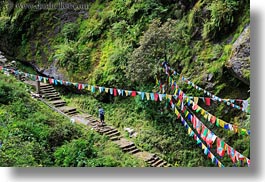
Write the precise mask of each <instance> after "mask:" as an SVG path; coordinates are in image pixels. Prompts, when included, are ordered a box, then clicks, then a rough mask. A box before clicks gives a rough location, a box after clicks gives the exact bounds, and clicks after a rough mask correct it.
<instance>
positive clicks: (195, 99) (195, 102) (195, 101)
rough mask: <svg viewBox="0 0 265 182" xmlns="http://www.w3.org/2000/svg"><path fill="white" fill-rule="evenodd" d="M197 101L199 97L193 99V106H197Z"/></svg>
mask: <svg viewBox="0 0 265 182" xmlns="http://www.w3.org/2000/svg"><path fill="white" fill-rule="evenodd" d="M198 101H199V97H194V104H196V105H197V104H198Z"/></svg>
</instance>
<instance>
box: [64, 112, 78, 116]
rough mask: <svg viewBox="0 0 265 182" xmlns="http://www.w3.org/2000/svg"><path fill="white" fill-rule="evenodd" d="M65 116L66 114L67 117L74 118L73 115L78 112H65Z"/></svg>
mask: <svg viewBox="0 0 265 182" xmlns="http://www.w3.org/2000/svg"><path fill="white" fill-rule="evenodd" d="M65 114H67V115H69V116H74V115H77V114H78V112H77V111H72V112H67V113H65Z"/></svg>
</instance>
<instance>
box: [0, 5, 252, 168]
mask: <svg viewBox="0 0 265 182" xmlns="http://www.w3.org/2000/svg"><path fill="white" fill-rule="evenodd" d="M46 2H50V1H46ZM86 3H87V2H86ZM89 3H90V4H89V10H88V11H77V12H71V11H69V12H67V13H65V12H64V11H32V10H27V11H25V10H22V9H15V10H14V12H13V13H12V14H11V15H7V12H6V10H2V11H1V10H0V11H1V16H0V32H1V33H0V40H1V41H0V44H1V42H2V44H4V46H3V45H2V44H1V46H2V47H5V48H6V49H9V50H14V53H13V54H14V56H15V57H16V58H18V59H22V60H27V61H29V62H31V63H34V64H37V65H38V66H39V67H40V68H41V69H42V68H47V67H49V66H50V63H51V62H53V61H54V60H58V65H56V66H57V67H58V68H59V70H60V71H62V72H63V73H64V75H65V77H66V78H69V79H70V80H71V81H74V82H84V83H91V84H95V85H104V86H106V87H118V88H124V89H134V90H145V91H151V90H152V91H157V88H154V87H153V85H154V78H155V76H156V74H157V73H161V70H159V64H160V63H161V62H163V61H168V62H169V63H170V64H171V66H172V67H173V68H174V69H175V70H177V71H178V72H179V73H182V74H183V75H185V77H188V78H191V80H192V81H193V82H195V83H196V84H198V85H200V86H202V87H205V86H206V85H208V83H209V81H207V77H208V75H209V74H212V75H213V78H212V80H211V81H210V82H211V83H209V84H210V85H214V87H213V88H211V89H212V90H211V91H212V92H213V93H215V94H218V95H219V94H220V95H219V96H221V97H223V98H228V97H231V98H246V97H249V93H247V91H248V90H249V88H248V87H247V86H244V85H243V86H242V84H241V83H240V82H239V81H238V80H235V79H234V78H233V77H231V75H230V74H229V73H228V72H226V71H225V66H224V65H225V62H226V61H227V60H228V59H229V57H230V55H231V48H232V44H233V42H234V41H235V40H236V39H237V38H238V36H239V35H240V34H241V32H242V30H243V29H244V27H245V26H246V25H248V24H249V23H250V10H249V9H250V8H249V4H250V2H249V0H242V1H239V0H214V1H213V0H189V1H187V0H172V1H169V0H166V1H164V0H159V1H157V0H147V1H143V0H140V1H134V0H113V1H102V0H97V1H93V2H89ZM2 40H3V41H2ZM5 44H6V45H5ZM10 48H12V49H10ZM243 74H244V76H245V77H247V78H249V77H250V71H249V70H243ZM205 78H206V79H205ZM205 80H206V81H205ZM0 84H2V85H1V86H2V87H3V90H0V95H1V94H2V95H3V96H5V97H7V98H13V97H17V98H20V99H18V101H16V102H13V100H11V99H9V100H8V99H2V100H1V98H3V97H0V100H1V101H0V103H1V104H4V106H0V115H1V117H0V120H1V122H2V123H1V124H2V125H9V124H10V123H13V122H14V117H15V116H13V115H12V114H6V113H8V112H7V111H8V110H9V109H11V111H12V112H13V113H16V114H18V116H17V117H19V118H16V119H21V118H23V121H24V120H25V121H30V122H29V123H34V121H32V120H30V119H29V117H30V116H31V114H30V113H29V112H34V110H35V109H36V108H38V106H36V104H33V102H32V101H29V100H28V99H26V100H23V99H22V100H21V98H24V95H23V93H22V92H21V91H22V90H20V89H14V88H13V87H12V86H10V87H12V88H6V85H10V84H6V83H4V82H2V83H0ZM178 84H179V86H181V87H184V89H183V90H185V92H186V93H187V94H192V95H199V96H201V95H204V93H203V92H199V91H197V90H195V91H194V90H193V89H191V87H188V86H187V85H186V84H184V83H178ZM7 87H8V86H7ZM19 87H23V86H21V85H20V86H19ZM23 88H24V87H23ZM10 90H12V91H10ZM13 90H14V91H13ZM70 96H71V98H68V101H69V102H70V101H71V102H72V101H73V102H74V104H75V105H76V106H78V107H80V108H82V109H84V110H85V111H87V112H89V113H91V114H94V115H95V116H97V109H96V107H95V105H98V104H101V105H104V108H105V109H106V112H107V113H106V118H107V120H108V122H109V123H111V124H113V125H114V126H116V127H118V128H119V129H120V131H121V132H123V128H124V127H132V128H134V129H135V130H136V131H137V132H138V133H139V136H138V137H137V138H135V143H136V144H137V145H138V146H140V147H142V148H143V149H145V150H148V151H151V152H154V153H158V155H161V156H162V157H163V158H164V159H166V160H167V161H169V162H170V163H172V164H173V165H175V166H211V165H212V164H211V161H209V160H206V157H205V156H204V155H203V154H202V152H201V150H200V149H198V148H197V147H196V142H194V141H193V140H192V139H190V138H189V137H188V136H187V134H186V131H185V130H184V129H183V126H182V125H181V124H180V123H179V121H178V122H176V118H175V116H174V113H172V112H171V111H170V110H168V109H167V108H166V107H165V103H160V104H154V103H152V102H149V101H142V100H141V99H140V98H138V97H137V98H136V99H131V98H130V99H125V98H113V97H111V96H109V95H107V94H105V95H104V94H103V95H99V94H96V95H95V97H91V96H89V97H87V96H86V97H85V96H80V95H78V96H74V95H69V96H67V97H70ZM26 97H27V96H26ZM10 104H11V105H12V106H9V105H10ZM24 104H26V105H27V106H28V107H32V108H24V107H23V105H24ZM211 109H212V111H214V113H216V114H217V115H218V116H223V117H224V118H223V119H229V120H230V119H231V122H234V123H237V124H239V125H241V124H242V125H245V126H247V127H249V123H250V120H249V119H248V118H245V116H242V117H241V116H240V114H239V113H238V112H235V111H234V110H231V111H230V110H229V109H227V107H226V106H225V105H223V104H222V105H220V106H218V107H217V106H212V108H211ZM43 113H46V114H47V115H48V111H46V109H44V110H43ZM36 114H37V115H34V116H33V117H34V118H36V120H40V121H42V122H41V123H45V126H41V125H40V126H38V127H35V128H34V129H32V128H31V127H30V125H26V126H25V127H24V126H22V127H21V128H23V129H25V128H26V129H25V131H24V130H23V131H22V130H21V131H19V130H17V128H16V129H14V130H15V131H16V130H17V131H18V133H19V134H20V135H22V133H23V132H25V133H26V134H25V135H23V136H24V138H27V137H31V136H30V135H29V134H28V133H27V131H28V130H29V131H31V132H32V133H34V135H35V137H34V138H36V140H45V142H43V143H40V144H37V143H36V142H35V143H33V144H32V143H27V142H26V143H25V142H24V141H21V144H22V145H25V146H28V150H27V149H26V150H27V151H25V158H26V159H27V160H28V161H29V162H30V163H31V165H42V166H52V165H54V164H55V163H54V160H55V158H56V160H57V162H58V163H57V165H58V166H59V165H65V166H67V165H72V166H136V165H139V162H137V161H136V160H134V159H132V158H128V157H126V156H125V155H124V156H123V157H122V161H121V160H118V159H119V157H117V156H116V155H120V156H122V153H121V151H119V150H116V148H115V146H112V145H109V144H107V143H104V139H103V138H101V139H98V138H97V136H93V137H92V139H95V138H97V139H98V140H99V141H100V142H102V144H104V145H102V146H107V147H109V150H107V149H106V148H104V147H101V148H100V149H98V146H94V145H97V141H93V142H92V143H89V142H87V140H86V137H89V136H88V135H86V134H84V137H81V138H80V136H81V135H82V132H80V131H79V129H77V128H76V126H73V125H69V123H68V124H65V123H63V124H60V123H57V116H56V117H55V116H53V114H50V115H49V116H50V117H48V118H47V117H46V116H44V114H42V113H39V112H37V113H36ZM242 118H243V119H242ZM59 120H60V121H61V119H59ZM16 121H17V120H16ZM15 124H17V123H15ZM34 126H35V125H34ZM51 126H54V127H52V128H51ZM43 127H45V128H47V127H48V128H49V129H48V130H45V131H47V132H40V128H43ZM60 128H62V129H63V132H60ZM7 131H8V130H4V131H2V134H4V133H5V135H7ZM12 131H13V130H12ZM41 131H42V130H41ZM43 131H44V129H43ZM38 132H40V133H41V134H40V135H41V136H39V135H38V136H37V134H35V133H38ZM216 132H217V133H218V134H220V135H221V136H225V137H227V138H226V139H227V140H228V141H229V142H231V143H234V144H235V147H238V148H239V149H240V150H241V151H243V152H244V153H248V151H249V149H248V144H246V143H247V142H246V141H247V140H246V139H243V138H241V137H237V136H234V135H232V134H229V135H228V136H226V133H225V132H222V131H220V130H217V131H216ZM123 133H124V132H123ZM124 134H125V133H124ZM53 138H54V139H53ZM72 141H73V143H72ZM235 141H236V142H235ZM105 144H106V145H105ZM80 145H81V147H80V148H82V150H80V154H82V155H80V160H78V161H76V160H74V158H76V157H77V156H78V153H77V152H76V148H77V147H79V146H80ZM84 146H88V147H89V148H85V147H84ZM60 147H62V148H63V149H64V150H63V149H60ZM32 148H34V151H36V152H34V155H32V156H33V158H32V156H30V155H31V153H32V152H33V151H31V149H32ZM87 150H88V151H97V154H96V155H95V158H93V159H91V158H90V156H91V155H90V154H89V155H86V152H87ZM110 150H111V151H110ZM41 151H47V152H44V153H42V152H41ZM64 151H67V153H68V154H69V155H65V154H64ZM54 152H56V155H55V153H54ZM88 153H89V152H88ZM12 155H13V154H12ZM21 156H23V155H21ZM49 156H53V157H49ZM103 156H105V157H103ZM113 156H115V157H113ZM8 157H10V158H11V156H8ZM17 157H19V156H17ZM34 158H35V159H36V160H35V159H34ZM77 158H78V157H77ZM20 160H21V162H19V161H20ZM224 161H225V164H230V159H228V158H224ZM5 162H6V161H5ZM15 163H16V162H14V161H13V160H12V162H10V163H6V165H9V166H11V165H22V164H23V163H24V160H23V159H22V157H21V158H19V160H18V162H17V164H15ZM140 165H142V164H140Z"/></svg>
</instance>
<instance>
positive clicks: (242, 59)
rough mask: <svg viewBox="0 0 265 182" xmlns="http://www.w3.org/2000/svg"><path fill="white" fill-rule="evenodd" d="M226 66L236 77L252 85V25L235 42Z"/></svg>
mask: <svg viewBox="0 0 265 182" xmlns="http://www.w3.org/2000/svg"><path fill="white" fill-rule="evenodd" d="M226 67H227V69H228V70H229V72H230V73H231V74H232V75H233V76H234V77H236V78H238V79H239V80H241V81H242V82H244V83H245V84H247V85H250V76H249V75H250V25H248V26H247V27H246V28H245V29H244V31H243V32H242V33H241V35H240V36H239V37H238V39H237V40H236V41H235V42H234V44H233V47H232V54H231V57H230V59H229V60H228V61H227V63H226Z"/></svg>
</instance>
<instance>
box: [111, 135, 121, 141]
mask: <svg viewBox="0 0 265 182" xmlns="http://www.w3.org/2000/svg"><path fill="white" fill-rule="evenodd" d="M110 140H112V141H116V140H120V136H113V137H111V138H110Z"/></svg>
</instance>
